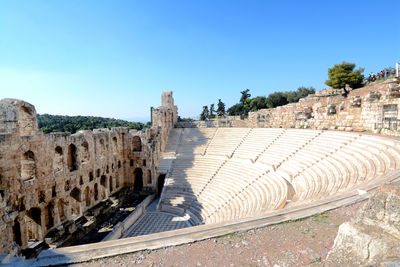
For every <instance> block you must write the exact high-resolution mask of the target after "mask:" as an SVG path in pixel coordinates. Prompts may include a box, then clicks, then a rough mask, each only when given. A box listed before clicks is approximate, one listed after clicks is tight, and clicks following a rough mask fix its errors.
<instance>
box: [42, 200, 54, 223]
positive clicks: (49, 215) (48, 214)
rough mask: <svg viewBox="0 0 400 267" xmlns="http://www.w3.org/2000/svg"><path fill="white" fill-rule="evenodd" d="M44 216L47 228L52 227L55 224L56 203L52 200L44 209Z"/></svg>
mask: <svg viewBox="0 0 400 267" xmlns="http://www.w3.org/2000/svg"><path fill="white" fill-rule="evenodd" d="M44 213H45V214H44V215H45V216H44V218H45V224H46V228H47V229H50V228H51V227H53V226H54V216H53V213H54V204H53V202H50V203H49V204H48V205H47V207H46V208H45V210H44Z"/></svg>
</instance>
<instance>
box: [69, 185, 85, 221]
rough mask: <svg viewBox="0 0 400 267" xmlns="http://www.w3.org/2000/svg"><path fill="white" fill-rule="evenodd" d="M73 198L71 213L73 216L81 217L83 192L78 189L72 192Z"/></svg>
mask: <svg viewBox="0 0 400 267" xmlns="http://www.w3.org/2000/svg"><path fill="white" fill-rule="evenodd" d="M69 195H70V196H71V213H72V215H80V213H81V207H80V202H81V201H82V200H81V190H80V189H79V188H77V187H75V188H74V189H72V190H71V193H70V194H69Z"/></svg>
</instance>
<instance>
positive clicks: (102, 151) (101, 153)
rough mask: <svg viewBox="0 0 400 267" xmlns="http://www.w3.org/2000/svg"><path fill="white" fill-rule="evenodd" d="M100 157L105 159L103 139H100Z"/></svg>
mask: <svg viewBox="0 0 400 267" xmlns="http://www.w3.org/2000/svg"><path fill="white" fill-rule="evenodd" d="M99 142H100V157H105V155H106V146H105V144H104V139H100V141H99Z"/></svg>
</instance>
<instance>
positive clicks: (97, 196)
mask: <svg viewBox="0 0 400 267" xmlns="http://www.w3.org/2000/svg"><path fill="white" fill-rule="evenodd" d="M93 191H94V200H95V201H97V200H98V199H99V187H98V185H97V183H96V184H94V186H93Z"/></svg>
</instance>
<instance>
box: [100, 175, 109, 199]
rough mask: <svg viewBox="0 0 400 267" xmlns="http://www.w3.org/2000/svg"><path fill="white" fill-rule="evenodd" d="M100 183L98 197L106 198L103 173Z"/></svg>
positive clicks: (105, 182) (105, 183)
mask: <svg viewBox="0 0 400 267" xmlns="http://www.w3.org/2000/svg"><path fill="white" fill-rule="evenodd" d="M100 185H101V190H100V197H101V198H102V199H104V198H107V195H106V190H107V177H106V176H105V175H102V176H101V178H100Z"/></svg>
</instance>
